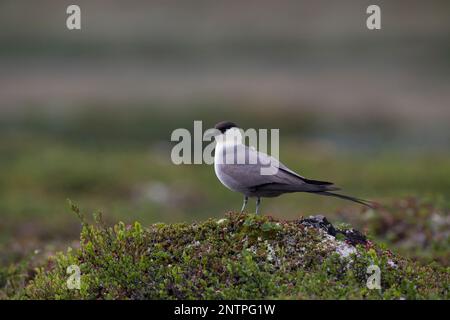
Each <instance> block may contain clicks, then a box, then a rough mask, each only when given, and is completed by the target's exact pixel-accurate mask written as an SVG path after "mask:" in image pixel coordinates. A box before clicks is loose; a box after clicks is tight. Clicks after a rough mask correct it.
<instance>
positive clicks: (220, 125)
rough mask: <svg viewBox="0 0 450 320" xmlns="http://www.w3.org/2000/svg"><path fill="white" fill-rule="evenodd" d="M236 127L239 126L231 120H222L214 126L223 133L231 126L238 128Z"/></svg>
mask: <svg viewBox="0 0 450 320" xmlns="http://www.w3.org/2000/svg"><path fill="white" fill-rule="evenodd" d="M236 127H237V126H236V124H234V123H233V122H230V121H222V122H219V123H218V124H216V125H215V126H214V128H216V129H217V130H219V131H220V132H222V133H224V132H225V131H227V130H228V129H230V128H236Z"/></svg>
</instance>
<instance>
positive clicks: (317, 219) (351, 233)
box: [299, 215, 367, 246]
mask: <svg viewBox="0 0 450 320" xmlns="http://www.w3.org/2000/svg"><path fill="white" fill-rule="evenodd" d="M299 223H300V224H301V225H303V226H305V227H313V228H317V229H322V230H324V231H325V232H326V233H328V234H329V235H332V236H333V237H336V235H337V234H342V235H343V236H344V237H345V241H347V242H348V243H349V244H351V245H353V246H355V245H357V244H364V245H365V244H367V238H366V236H365V235H364V234H362V233H361V232H359V231H358V230H355V229H347V230H346V229H343V230H340V229H336V228H335V227H334V226H333V225H332V224H331V223H330V222H329V221H328V220H327V218H325V217H324V216H323V215H317V216H310V217H309V218H305V219H301V220H300V222H299Z"/></svg>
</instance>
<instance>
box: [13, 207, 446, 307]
mask: <svg viewBox="0 0 450 320" xmlns="http://www.w3.org/2000/svg"><path fill="white" fill-rule="evenodd" d="M74 210H75V211H77V212H78V208H77V207H75V206H74ZM70 265H77V266H79V267H80V270H81V282H80V283H81V287H80V290H69V289H68V288H67V283H66V281H67V279H68V277H69V275H68V274H67V267H68V266H70ZM370 265H377V266H378V267H379V268H380V271H381V289H379V290H378V289H369V288H368V287H367V285H366V284H367V278H368V276H369V274H368V273H367V268H368V267H369V266H370ZM36 272H37V273H36V274H33V275H32V276H30V277H31V280H30V281H29V282H28V285H27V286H26V287H25V288H24V289H23V290H21V291H20V293H17V297H19V298H25V299H264V298H269V299H272V298H274V299H434V298H438V299H448V298H450V295H449V283H450V281H449V280H450V279H449V278H450V277H449V269H448V268H447V269H446V268H444V267H441V266H438V265H436V264H435V265H427V266H424V265H419V264H416V263H414V262H413V261H411V260H408V259H405V258H402V257H400V256H397V255H394V254H392V253H391V252H390V251H389V250H387V249H385V248H383V247H382V246H381V247H380V246H378V245H376V244H374V243H373V242H371V241H368V242H367V243H366V244H365V245H356V246H353V245H351V244H349V243H348V241H346V239H345V238H343V237H341V236H336V237H333V236H331V235H329V234H328V233H327V232H325V231H324V230H323V229H320V228H315V227H311V226H308V225H307V224H304V223H302V220H292V221H277V220H275V219H273V218H271V217H267V216H256V215H253V214H237V213H229V214H227V216H226V217H225V218H223V219H209V220H207V221H204V222H201V223H192V224H153V225H150V226H149V227H148V228H143V227H142V226H141V225H140V224H139V223H135V224H133V225H125V224H123V223H119V224H117V225H115V226H113V227H107V226H105V225H104V224H103V223H102V221H101V219H99V218H97V219H96V223H94V224H88V223H83V229H82V233H81V239H80V246H79V248H77V249H69V250H68V251H67V252H66V253H59V254H57V255H55V256H51V257H50V258H49V260H48V263H46V264H45V265H44V266H41V267H40V268H38V269H37V271H36Z"/></svg>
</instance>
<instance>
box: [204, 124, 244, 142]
mask: <svg viewBox="0 0 450 320" xmlns="http://www.w3.org/2000/svg"><path fill="white" fill-rule="evenodd" d="M210 136H214V138H215V139H216V142H217V143H220V142H234V143H241V141H242V133H241V131H240V129H239V128H238V127H237V125H236V124H235V123H233V122H230V121H221V122H219V123H217V124H216V125H215V126H214V130H213V132H212V133H211V134H210Z"/></svg>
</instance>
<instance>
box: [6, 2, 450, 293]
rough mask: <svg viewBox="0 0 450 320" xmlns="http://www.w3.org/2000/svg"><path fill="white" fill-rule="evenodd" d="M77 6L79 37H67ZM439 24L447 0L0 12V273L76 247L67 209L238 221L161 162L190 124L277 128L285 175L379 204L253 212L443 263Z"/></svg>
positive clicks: (316, 204) (449, 153) (446, 61)
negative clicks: (328, 226) (352, 230)
mask: <svg viewBox="0 0 450 320" xmlns="http://www.w3.org/2000/svg"><path fill="white" fill-rule="evenodd" d="M72 3H76V4H78V5H79V6H80V7H81V18H82V30H81V31H69V30H67V28H66V18H67V14H66V8H67V6H68V5H69V4H72ZM370 4H378V5H379V6H380V7H381V11H382V29H381V30H379V31H370V30H368V29H367V28H366V18H367V16H368V15H367V14H366V8H367V7H368V6H369V5H370ZM449 13H450V2H449V1H445V0H442V1H438V0H433V1H420V0H403V1H400V0H399V1H395V2H394V1H364V0H363V1H361V0H353V1H339V2H330V1H318V0H308V1H298V0H292V1H288V0H282V1H280V0H277V1H275V0H271V1H269V0H259V1H242V0H241V1H236V0H227V1H195V2H193V1H167V0H165V1H136V0H135V1H127V2H125V1H108V2H105V1H43V0H41V1H21V0H14V1H13V0H10V1H7V0H3V1H0V266H8V265H9V264H11V263H16V262H17V261H21V259H24V258H26V257H29V256H30V255H33V254H34V253H33V252H36V254H38V255H39V256H40V257H42V256H45V255H46V254H48V253H52V252H54V251H55V250H62V249H65V248H66V247H67V245H74V246H76V243H77V240H78V236H79V235H78V234H79V230H80V223H79V221H78V219H77V217H76V216H75V215H74V214H72V213H71V212H70V210H69V206H68V205H67V202H66V199H67V198H70V199H72V200H73V201H75V202H77V203H78V204H79V205H80V207H81V208H82V209H83V211H84V212H86V213H87V214H89V213H90V212H92V211H97V210H99V211H102V212H103V215H104V218H105V219H106V221H107V222H108V223H116V222H118V221H124V222H126V223H131V222H133V221H135V220H138V221H140V222H141V223H142V224H143V225H148V224H151V223H155V222H192V221H201V220H203V219H206V218H209V217H216V218H218V217H223V216H224V214H225V212H227V211H231V210H238V209H239V208H240V206H241V201H242V199H241V195H240V194H235V193H232V192H231V191H228V190H227V189H225V188H224V187H223V186H222V185H221V184H220V183H219V181H218V180H217V179H216V177H215V175H214V170H213V167H212V166H208V165H181V166H175V165H173V164H172V163H171V162H170V151H171V148H172V146H173V145H174V143H172V142H170V135H171V133H172V131H173V130H174V129H176V128H187V129H189V130H191V131H192V130H193V121H194V120H202V121H203V123H204V126H205V127H211V126H213V125H214V124H215V123H216V122H218V121H220V120H230V121H234V122H236V123H238V124H239V125H240V126H242V127H243V128H249V127H251V128H280V134H281V145H280V156H281V160H282V161H283V162H284V163H285V164H286V165H288V166H289V167H290V168H292V169H294V170H296V171H298V172H299V173H301V174H303V175H305V176H306V177H310V178H314V179H323V180H329V181H334V182H336V184H337V185H339V186H341V187H342V188H343V189H344V191H345V192H346V193H348V194H351V195H355V196H358V197H362V198H367V199H371V200H375V201H377V202H379V203H380V204H381V207H380V208H378V209H377V210H365V209H363V208H361V207H360V206H358V205H356V204H353V203H349V202H345V201H342V200H339V199H331V198H325V197H318V196H314V195H308V194H292V195H285V196H282V197H280V198H275V199H268V200H265V201H263V202H262V212H263V214H266V215H272V216H274V217H276V218H280V219H294V218H299V217H301V216H309V215H312V214H324V215H325V216H327V217H328V219H329V220H330V221H331V222H333V223H336V222H345V223H350V224H352V225H353V226H355V227H357V228H359V229H360V230H365V231H366V232H368V233H369V235H370V236H371V237H372V238H374V239H376V240H377V241H380V242H384V243H386V244H387V245H388V246H389V247H390V248H391V249H392V250H393V251H396V252H400V253H402V254H406V255H409V256H411V257H412V258H414V259H416V260H419V261H421V262H430V261H436V262H438V263H440V264H443V265H448V264H449V232H450V231H449V230H450V216H449V208H450V199H449V190H450V129H449V123H450V41H449V40H450V19H449ZM248 208H249V210H251V211H253V210H254V203H251V205H250V206H249V207H248ZM34 250H39V251H34ZM1 282H2V281H1V276H0V285H1Z"/></svg>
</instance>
